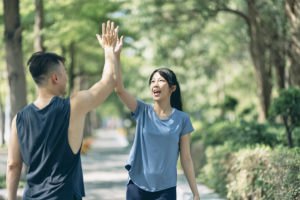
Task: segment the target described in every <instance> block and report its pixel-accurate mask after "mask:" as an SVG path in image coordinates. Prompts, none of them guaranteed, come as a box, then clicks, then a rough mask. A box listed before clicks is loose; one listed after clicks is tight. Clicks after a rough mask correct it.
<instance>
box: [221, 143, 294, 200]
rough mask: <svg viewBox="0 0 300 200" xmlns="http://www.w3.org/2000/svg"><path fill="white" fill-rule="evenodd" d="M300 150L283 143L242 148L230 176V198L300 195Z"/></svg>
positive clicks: (290, 197) (242, 199)
mask: <svg viewBox="0 0 300 200" xmlns="http://www.w3.org/2000/svg"><path fill="white" fill-rule="evenodd" d="M299 167H300V151H299V149H295V150H289V149H287V148H285V147H279V148H277V149H276V150H273V151H272V150H271V149H270V148H269V147H256V148H255V149H242V150H240V151H239V152H237V153H235V154H234V155H233V161H232V167H231V170H230V173H229V174H228V176H227V181H228V184H227V189H228V194H227V198H228V199H233V200H237V199H239V200H244V199H245V200H248V199H262V200H267V199H275V200H276V199H278V200H285V199H286V200H288V199H299V198H300V188H299V185H300V170H299Z"/></svg>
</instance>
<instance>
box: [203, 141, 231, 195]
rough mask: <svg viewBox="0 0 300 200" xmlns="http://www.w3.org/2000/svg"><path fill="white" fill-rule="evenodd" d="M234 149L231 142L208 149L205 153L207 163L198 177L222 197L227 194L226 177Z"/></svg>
mask: <svg viewBox="0 0 300 200" xmlns="http://www.w3.org/2000/svg"><path fill="white" fill-rule="evenodd" d="M234 149H235V147H234V145H233V144H232V143H231V142H226V143H225V144H224V145H218V146H215V147H213V146H210V147H208V148H207V149H206V151H205V155H206V160H207V163H206V165H205V166H204V167H203V168H202V169H201V171H200V173H199V176H198V177H199V180H200V181H201V182H202V183H205V184H206V185H207V186H209V187H210V188H213V189H214V190H215V191H216V192H217V193H218V194H220V195H222V196H226V194H227V189H226V185H227V183H228V182H227V175H228V173H229V172H230V167H231V163H232V162H233V158H232V153H233V151H234Z"/></svg>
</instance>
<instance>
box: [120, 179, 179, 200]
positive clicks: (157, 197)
mask: <svg viewBox="0 0 300 200" xmlns="http://www.w3.org/2000/svg"><path fill="white" fill-rule="evenodd" d="M126 200H176V187H171V188H168V189H165V190H161V191H158V192H148V191H145V190H142V189H141V188H139V187H138V186H136V185H135V184H134V183H133V182H132V181H131V180H130V181H129V183H128V185H127V192H126Z"/></svg>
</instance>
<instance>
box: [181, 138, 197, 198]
mask: <svg viewBox="0 0 300 200" xmlns="http://www.w3.org/2000/svg"><path fill="white" fill-rule="evenodd" d="M180 162H181V166H182V168H183V171H184V174H185V176H186V178H187V180H188V183H189V185H190V188H191V190H192V192H193V195H194V200H200V196H199V192H198V188H197V184H196V178H195V172H194V166H193V160H192V157H191V153H190V134H186V135H184V136H181V137H180Z"/></svg>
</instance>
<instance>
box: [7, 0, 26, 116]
mask: <svg viewBox="0 0 300 200" xmlns="http://www.w3.org/2000/svg"><path fill="white" fill-rule="evenodd" d="M3 2H4V24H5V50H6V68H7V72H8V81H9V88H10V101H11V116H14V115H15V114H16V113H17V111H18V110H20V109H22V108H23V107H24V106H25V105H26V104H27V103H26V82H25V75H24V67H23V53H22V27H21V24H20V13H19V0H4V1H3Z"/></svg>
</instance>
